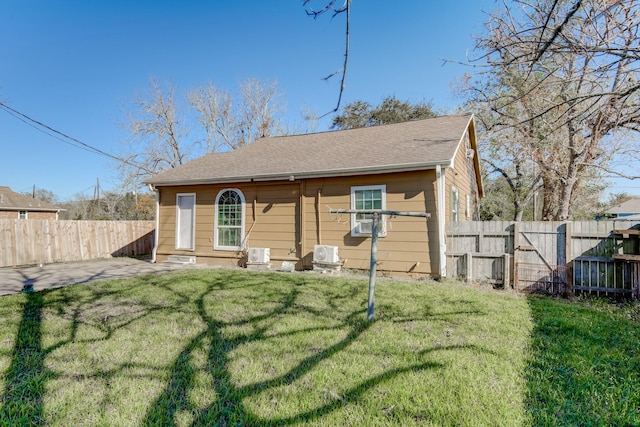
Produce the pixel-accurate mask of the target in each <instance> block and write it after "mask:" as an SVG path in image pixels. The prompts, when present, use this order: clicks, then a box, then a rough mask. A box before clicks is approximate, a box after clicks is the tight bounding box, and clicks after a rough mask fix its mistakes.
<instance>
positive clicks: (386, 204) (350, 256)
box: [146, 114, 483, 278]
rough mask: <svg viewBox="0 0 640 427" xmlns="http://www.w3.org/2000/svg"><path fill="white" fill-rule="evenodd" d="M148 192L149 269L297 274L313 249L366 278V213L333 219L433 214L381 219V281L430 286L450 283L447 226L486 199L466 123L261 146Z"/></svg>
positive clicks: (445, 121) (419, 123) (153, 182)
mask: <svg viewBox="0 0 640 427" xmlns="http://www.w3.org/2000/svg"><path fill="white" fill-rule="evenodd" d="M146 183H147V184H148V185H149V186H150V187H151V188H152V189H153V190H154V191H155V192H156V200H157V215H156V221H157V224H156V230H157V232H156V245H155V250H154V260H156V261H160V262H161V261H165V260H167V259H168V258H169V257H171V256H173V257H176V256H180V257H186V259H188V260H190V261H191V262H197V263H207V264H218V265H224V264H226V265H243V263H245V262H246V261H247V256H248V254H255V255H257V256H258V258H261V257H264V255H265V254H267V258H268V260H269V262H270V263H272V265H274V266H275V267H278V266H279V265H284V264H283V263H285V262H286V263H287V264H286V265H287V266H290V265H292V264H293V265H295V268H296V269H298V270H303V269H311V268H313V266H314V256H315V255H317V254H318V253H319V252H318V251H320V252H322V256H323V257H324V256H326V254H327V253H328V254H329V258H330V259H328V260H327V261H328V262H337V263H340V264H341V265H342V266H343V268H348V269H363V270H366V269H368V268H369V260H370V245H371V243H370V236H371V227H370V224H371V215H367V214H332V213H330V212H329V211H330V209H384V210H394V211H410V212H421V213H425V212H426V213H430V214H431V216H430V218H419V217H407V216H395V217H393V216H392V217H389V216H386V215H383V216H382V219H381V223H380V232H379V239H378V264H377V268H378V271H383V272H388V273H390V274H400V273H403V274H408V275H411V276H414V277H420V276H432V277H436V278H437V277H443V276H446V259H445V251H446V242H445V237H446V236H445V223H446V222H447V221H464V220H472V219H477V217H478V201H479V199H480V197H481V196H482V191H483V190H482V181H481V175H480V166H479V160H478V155H477V142H476V133H475V125H474V117H473V115H472V114H458V115H449V116H442V117H436V118H430V119H424V120H415V121H409V122H404V123H398V124H390V125H382V126H374V127H366V128H359V129H350V130H340V131H331V132H320V133H313V134H306V135H293V136H280V137H268V138H263V139H260V140H258V141H255V142H253V143H251V144H248V145H246V146H244V147H241V148H239V149H237V150H234V151H229V152H220V153H211V154H207V155H205V156H203V157H200V158H198V159H195V160H193V161H190V162H188V163H186V164H184V165H181V166H179V167H176V168H175V169H171V170H168V171H166V172H163V173H160V174H157V175H154V176H152V177H151V178H150V179H149V180H148V181H146ZM252 249H253V250H254V252H252ZM327 251H328V252H327ZM183 259H184V258H183Z"/></svg>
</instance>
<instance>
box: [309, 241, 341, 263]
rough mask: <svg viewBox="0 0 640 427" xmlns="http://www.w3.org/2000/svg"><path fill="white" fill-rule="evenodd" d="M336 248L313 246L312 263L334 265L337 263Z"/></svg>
mask: <svg viewBox="0 0 640 427" xmlns="http://www.w3.org/2000/svg"><path fill="white" fill-rule="evenodd" d="M339 261H340V259H339V258H338V247H337V246H327V245H314V246H313V262H316V263H326V264H335V263H337V262H339Z"/></svg>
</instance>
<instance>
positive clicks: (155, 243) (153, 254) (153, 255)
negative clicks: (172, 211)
mask: <svg viewBox="0 0 640 427" xmlns="http://www.w3.org/2000/svg"><path fill="white" fill-rule="evenodd" d="M149 190H151V191H153V192H154V193H155V195H156V227H155V228H156V229H155V231H154V233H153V249H152V250H151V262H152V263H154V264H155V263H156V253H157V252H158V234H159V230H160V190H158V189H157V188H156V187H155V186H153V185H152V184H149Z"/></svg>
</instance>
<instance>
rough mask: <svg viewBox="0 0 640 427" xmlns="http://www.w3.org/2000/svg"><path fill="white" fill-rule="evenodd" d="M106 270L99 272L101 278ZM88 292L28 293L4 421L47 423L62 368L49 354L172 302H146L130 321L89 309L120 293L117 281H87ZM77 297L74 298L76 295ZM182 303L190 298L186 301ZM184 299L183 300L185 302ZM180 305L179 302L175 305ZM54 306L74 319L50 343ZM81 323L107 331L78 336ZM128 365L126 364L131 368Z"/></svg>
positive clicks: (2, 405)
mask: <svg viewBox="0 0 640 427" xmlns="http://www.w3.org/2000/svg"><path fill="white" fill-rule="evenodd" d="M101 275H102V273H101V272H98V273H96V275H95V276H94V278H95V279H96V280H97V279H99V278H100V277H101ZM25 284H30V285H33V280H32V279H30V278H27V277H25ZM83 292H84V295H83V296H78V295H77V294H76V290H75V289H73V288H66V287H65V288H60V289H47V290H42V291H39V292H29V293H24V294H22V296H21V297H22V298H24V299H25V301H24V303H23V304H22V317H21V319H20V323H19V325H18V327H17V331H16V334H15V339H14V343H13V350H12V353H11V363H10V365H9V367H8V369H7V370H6V371H5V372H4V379H5V387H4V391H3V393H2V396H0V425H11V426H13V425H43V424H45V420H44V413H43V399H44V393H45V387H46V385H47V382H49V381H51V380H54V379H57V378H60V377H61V376H64V374H59V373H57V372H55V371H52V370H50V369H48V368H47V367H46V366H45V360H46V358H47V357H48V356H49V355H50V354H51V353H53V352H54V351H56V350H58V349H60V348H61V347H64V346H65V345H67V344H70V343H73V342H83V343H89V342H100V341H104V340H108V339H110V338H111V337H112V335H113V333H114V332H115V331H117V330H118V329H121V328H123V327H126V326H127V325H130V324H132V323H133V322H135V321H137V320H140V319H141V318H142V317H144V316H146V315H148V314H151V313H153V312H155V311H157V310H165V309H167V307H166V306H144V307H140V309H139V310H138V311H135V312H129V313H127V314H128V317H127V319H126V320H125V321H120V322H118V323H117V324H114V323H113V322H111V321H110V318H109V317H110V316H109V315H108V314H107V315H106V316H105V317H104V318H103V319H102V320H101V321H100V320H99V321H97V322H96V321H88V320H87V319H83V315H85V313H86V312H87V311H89V310H92V309H93V308H95V306H96V303H98V301H100V300H101V299H102V298H110V297H115V296H118V295H119V294H120V293H121V292H122V290H121V289H120V288H118V287H117V286H116V287H115V288H110V287H100V286H96V287H87V288H84V289H83ZM71 294H72V295H74V296H75V298H71V297H70V295H71ZM180 303H181V304H183V303H184V301H180ZM181 304H178V306H179V305H181ZM174 308H176V309H178V308H179V307H174ZM45 309H46V310H50V311H51V312H52V313H55V315H56V316H58V317H60V318H66V319H67V320H68V321H69V323H70V324H69V327H68V334H67V336H66V337H65V338H63V339H61V340H59V341H57V342H55V343H53V344H52V345H49V346H43V329H42V323H43V317H44V315H43V311H44V310H45ZM81 324H86V325H91V326H92V327H96V328H98V329H100V330H101V331H102V332H103V335H102V336H101V337H99V338H95V339H81V340H80V341H78V340H77V336H76V335H77V331H78V328H79V326H80V325H81ZM127 366H128V365H125V366H123V367H122V368H123V369H125V368H126V367H127ZM111 374H113V373H110V372H106V373H105V372H103V371H97V372H96V374H95V375H96V376H102V377H106V376H108V375H111Z"/></svg>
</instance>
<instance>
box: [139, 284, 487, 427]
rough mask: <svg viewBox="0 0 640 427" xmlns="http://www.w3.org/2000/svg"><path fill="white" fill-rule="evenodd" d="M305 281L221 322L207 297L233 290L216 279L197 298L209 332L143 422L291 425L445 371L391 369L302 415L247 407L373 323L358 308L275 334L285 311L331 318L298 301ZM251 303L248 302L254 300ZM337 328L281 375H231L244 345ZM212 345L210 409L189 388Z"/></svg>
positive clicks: (181, 360) (192, 346) (420, 366)
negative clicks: (197, 355)
mask: <svg viewBox="0 0 640 427" xmlns="http://www.w3.org/2000/svg"><path fill="white" fill-rule="evenodd" d="M302 284H304V283H303V282H300V283H298V282H296V283H292V284H291V288H290V289H289V290H288V292H286V293H284V294H280V295H279V301H278V302H277V305H276V307H275V308H273V309H271V310H269V311H266V312H262V313H260V314H257V315H255V316H252V317H250V318H244V319H240V320H229V321H222V320H218V319H216V318H214V317H212V315H211V314H209V313H208V312H207V307H206V301H205V299H206V297H207V296H210V294H211V293H212V292H213V291H215V290H219V289H221V288H228V287H229V284H228V283H223V282H221V281H219V280H214V281H212V282H211V283H209V284H208V287H207V290H206V291H205V292H204V293H203V294H202V295H200V296H199V297H198V298H197V300H196V306H197V313H198V315H199V317H200V318H201V319H202V320H203V321H204V324H205V328H206V329H205V330H204V331H203V332H201V333H200V334H198V335H197V336H195V337H194V338H192V339H191V340H190V341H189V343H188V344H187V345H186V346H185V347H184V349H183V351H182V352H181V353H180V354H179V355H178V357H177V358H176V359H175V360H174V362H173V364H172V365H171V367H170V375H169V380H168V383H167V385H166V387H165V389H164V391H163V392H162V393H161V394H160V395H159V397H158V398H157V399H156V400H155V401H154V402H153V403H152V405H151V406H150V408H149V409H148V411H147V416H146V418H145V420H144V421H143V423H142V425H176V424H177V415H178V412H180V411H185V412H188V413H190V414H191V416H192V422H191V425H192V426H205V425H221V426H227V425H243V426H244V425H256V426H264V425H273V426H286V425H294V424H298V423H301V422H309V421H313V420H317V419H319V418H321V417H323V416H325V415H327V414H329V413H331V412H333V411H335V410H339V409H341V408H344V407H345V406H346V405H348V404H349V403H353V402H356V401H357V400H358V399H359V398H361V397H362V395H363V394H365V393H366V392H368V391H369V390H371V389H372V388H374V387H375V386H376V385H378V384H380V383H383V382H385V381H388V380H391V379H393V378H396V377H398V376H400V375H403V374H406V373H411V372H420V371H425V370H433V369H440V368H442V367H443V366H444V365H443V364H441V363H437V362H432V361H425V362H422V363H415V364H411V365H408V366H403V367H399V368H393V369H388V370H386V371H384V372H382V373H380V374H378V375H374V376H372V377H370V378H367V379H365V380H364V381H362V382H360V383H359V384H357V385H355V386H353V387H351V388H348V389H346V390H345V391H344V392H343V393H342V395H337V394H335V395H331V396H330V397H329V398H328V399H327V400H325V402H323V403H322V404H321V405H320V406H319V407H316V408H314V409H311V410H301V411H300V412H299V413H297V414H294V415H291V416H285V417H277V416H276V417H271V418H261V417H259V416H258V415H256V414H254V413H252V412H251V411H250V410H248V409H247V407H246V406H245V403H244V402H243V400H244V399H246V398H250V397H252V396H256V395H258V394H260V393H263V392H264V391H265V390H269V389H277V388H279V387H282V386H286V385H291V384H293V383H294V382H296V381H299V380H300V379H301V378H303V377H305V375H307V374H308V373H310V372H311V371H313V370H314V369H315V368H316V367H318V366H319V365H320V364H321V363H322V362H323V361H324V360H327V359H330V358H332V357H333V356H335V355H336V354H337V353H339V352H341V351H343V350H345V349H347V348H348V347H349V346H350V345H351V344H352V343H354V342H355V341H357V340H358V339H359V338H360V337H361V336H362V335H363V334H364V333H365V332H366V331H367V330H368V329H369V328H370V327H371V325H372V324H371V323H370V322H368V321H367V320H366V308H362V309H357V310H355V311H352V312H349V313H346V316H345V317H344V318H343V320H339V319H334V320H336V322H337V324H333V325H332V326H326V327H311V328H300V329H296V330H294V331H291V330H289V331H281V332H276V333H274V332H273V327H274V325H275V324H276V322H278V321H279V320H278V319H279V318H280V317H281V315H283V314H292V313H298V312H300V311H305V312H307V313H308V314H310V315H313V316H324V317H326V316H328V315H329V313H328V312H327V311H322V310H318V309H317V308H314V307H310V306H308V305H306V304H305V303H300V302H299V301H298V296H299V292H298V290H297V289H296V286H299V285H302ZM340 298H344V295H343V296H339V295H337V294H336V295H334V296H330V297H328V298H327V301H326V304H327V307H330V308H329V309H328V311H333V310H332V309H331V308H337V307H340V304H338V303H337V301H336V299H340ZM250 303H251V302H250V301H247V304H250ZM240 325H244V326H252V327H253V328H252V330H251V331H250V332H247V333H242V334H240V335H235V336H233V337H229V336H228V335H226V334H224V333H223V330H225V329H226V328H229V327H235V326H240ZM334 329H346V330H347V333H346V335H345V336H344V337H343V338H342V339H340V340H338V341H337V342H334V343H333V344H332V345H329V346H328V347H326V348H318V349H314V351H312V352H310V353H309V354H308V355H307V356H306V357H304V358H303V359H302V360H299V361H298V362H297V363H295V365H294V366H292V367H291V368H290V369H288V370H287V371H286V372H283V373H280V374H279V375H276V376H274V377H271V378H269V379H266V380H262V381H257V382H254V383H250V384H245V385H237V384H236V382H235V381H234V379H233V378H232V373H231V371H230V363H232V360H231V359H230V357H229V355H230V353H231V352H232V351H234V350H235V349H237V348H238V347H239V346H241V345H243V344H247V343H251V342H257V341H261V340H269V339H274V338H281V337H286V336H290V335H294V334H298V333H306V332H309V331H314V332H316V331H331V330H334ZM207 344H208V357H207V362H206V367H205V370H206V372H207V373H208V374H209V375H210V376H211V380H212V384H213V392H212V398H211V399H212V400H213V403H211V404H210V405H209V406H207V407H198V406H197V405H196V404H194V403H193V402H192V401H190V398H189V392H190V390H191V389H192V388H193V387H194V380H195V375H196V370H197V369H198V368H196V367H194V366H193V365H192V362H191V359H192V354H193V352H194V350H196V349H201V348H202V347H203V345H204V346H206V345H207ZM463 348H464V349H470V350H472V351H484V349H480V348H478V347H476V346H473V345H452V346H443V347H438V348H433V349H429V350H425V351H423V352H422V353H423V354H421V356H423V355H425V354H426V353H429V352H434V351H446V350H453V349H463Z"/></svg>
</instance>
